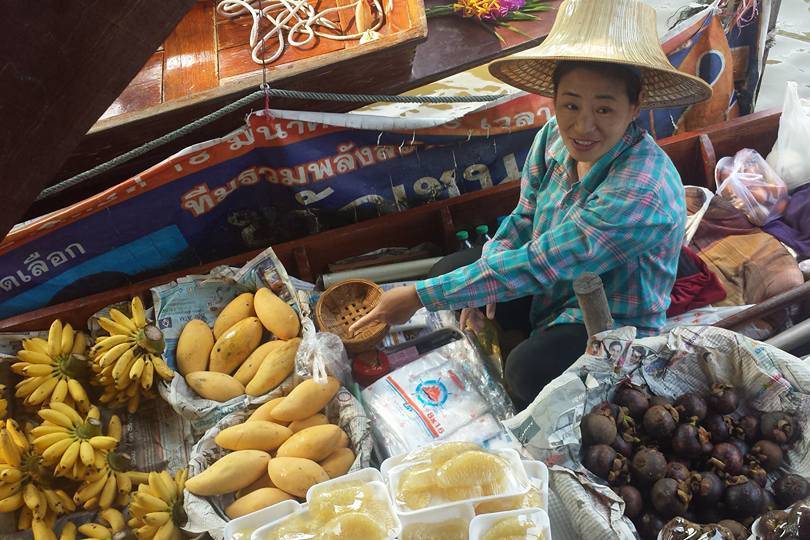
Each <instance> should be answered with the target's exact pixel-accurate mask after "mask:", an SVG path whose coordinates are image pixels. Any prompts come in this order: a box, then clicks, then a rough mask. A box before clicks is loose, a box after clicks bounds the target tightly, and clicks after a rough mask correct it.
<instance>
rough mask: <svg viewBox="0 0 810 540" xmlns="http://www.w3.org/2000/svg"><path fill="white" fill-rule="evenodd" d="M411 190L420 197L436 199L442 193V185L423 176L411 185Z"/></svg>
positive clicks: (431, 178) (430, 177)
mask: <svg viewBox="0 0 810 540" xmlns="http://www.w3.org/2000/svg"><path fill="white" fill-rule="evenodd" d="M413 190H414V192H416V194H417V195H419V196H421V197H431V198H434V199H436V198H438V197H439V193H441V191H442V183H441V182H439V181H438V180H437V179H435V178H433V177H432V176H423V177H422V178H420V179H419V180H417V181H416V182H414V184H413Z"/></svg>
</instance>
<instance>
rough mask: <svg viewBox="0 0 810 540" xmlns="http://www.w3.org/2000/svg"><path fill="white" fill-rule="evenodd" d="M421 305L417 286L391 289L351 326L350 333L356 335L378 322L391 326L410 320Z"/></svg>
mask: <svg viewBox="0 0 810 540" xmlns="http://www.w3.org/2000/svg"><path fill="white" fill-rule="evenodd" d="M421 307H422V301H421V300H420V299H419V295H418V294H417V293H416V287H415V286H413V285H408V286H406V287H396V288H394V289H390V290H388V291H385V292H384V293H383V294H382V296H381V297H380V301H379V302H378V303H377V305H376V306H375V307H374V309H372V310H371V311H369V312H368V313H366V315H364V316H363V317H362V318H361V319H360V320H358V321H357V322H355V323H354V324H353V325H351V326H350V327H349V333H350V334H352V335H354V334H356V333H357V332H358V331H359V330H362V329H363V328H365V327H366V326H369V325H372V324H374V323H378V322H381V323H385V324H387V325H389V326H390V325H395V324H402V323H405V322H408V321H409V320H410V318H411V317H413V314H414V313H416V311H417V310H418V309H419V308H421Z"/></svg>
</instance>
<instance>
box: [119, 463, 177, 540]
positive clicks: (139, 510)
mask: <svg viewBox="0 0 810 540" xmlns="http://www.w3.org/2000/svg"><path fill="white" fill-rule="evenodd" d="M187 475H188V472H187V471H186V470H185V469H182V470H179V471H177V474H175V475H174V479H172V477H171V475H170V474H169V473H168V472H166V471H162V472H159V473H156V472H151V473H149V481H148V483H146V484H141V485H140V486H138V491H136V492H135V493H133V494H132V502H130V503H129V514H130V516H131V518H130V520H129V522H128V524H129V526H130V527H132V528H133V529H134V530H135V534H136V535H137V536H138V540H147V539H149V540H151V539H154V540H169V539H171V540H178V539H180V538H182V537H183V534H182V532H181V531H180V527H182V526H183V525H185V523H186V521H187V520H188V517H187V516H186V513H185V511H184V510H183V489H184V487H185V484H186V477H187Z"/></svg>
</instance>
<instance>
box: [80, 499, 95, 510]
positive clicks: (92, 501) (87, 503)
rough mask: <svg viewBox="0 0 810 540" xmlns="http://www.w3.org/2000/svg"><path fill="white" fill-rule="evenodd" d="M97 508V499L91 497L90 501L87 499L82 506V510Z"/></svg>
mask: <svg viewBox="0 0 810 540" xmlns="http://www.w3.org/2000/svg"><path fill="white" fill-rule="evenodd" d="M97 506H98V497H93V498H92V499H88V500H87V501H85V503H84V504H83V505H82V508H84V509H85V510H92V509H93V508H95V507H97Z"/></svg>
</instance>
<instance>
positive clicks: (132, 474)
mask: <svg viewBox="0 0 810 540" xmlns="http://www.w3.org/2000/svg"><path fill="white" fill-rule="evenodd" d="M127 476H129V479H130V480H132V483H133V484H146V483H148V482H149V473H148V472H143V471H127Z"/></svg>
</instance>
